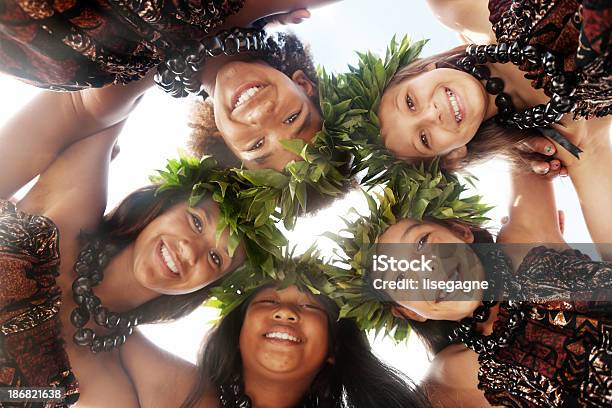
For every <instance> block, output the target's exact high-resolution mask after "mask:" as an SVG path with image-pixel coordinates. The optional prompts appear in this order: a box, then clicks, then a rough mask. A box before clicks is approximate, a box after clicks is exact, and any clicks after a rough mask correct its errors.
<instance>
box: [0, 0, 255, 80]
mask: <svg viewBox="0 0 612 408" xmlns="http://www.w3.org/2000/svg"><path fill="white" fill-rule="evenodd" d="M243 4H244V0H190V1H180V0H1V1H0V72H4V73H7V74H9V75H12V76H15V77H17V78H19V79H21V80H23V81H25V82H28V83H30V84H33V85H36V86H39V87H44V88H49V89H55V90H78V89H82V88H89V87H102V86H104V85H108V84H125V83H128V82H130V81H134V80H138V79H140V78H142V77H143V76H145V75H146V73H147V72H148V71H149V70H151V69H152V68H154V67H156V66H157V65H159V64H160V63H161V62H163V61H164V60H165V59H166V58H169V57H171V56H172V53H173V52H178V51H179V50H180V49H181V47H182V46H184V45H187V44H190V43H192V42H193V41H196V40H199V39H202V38H204V37H205V36H206V35H207V34H209V33H210V32H211V30H212V29H214V28H215V27H217V26H218V25H220V24H221V23H223V22H224V21H225V19H226V18H227V16H229V15H231V14H233V13H236V12H237V11H238V10H240V8H241V7H242V5H243Z"/></svg>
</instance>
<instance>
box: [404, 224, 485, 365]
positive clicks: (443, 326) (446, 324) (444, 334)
mask: <svg viewBox="0 0 612 408" xmlns="http://www.w3.org/2000/svg"><path fill="white" fill-rule="evenodd" d="M428 221H431V222H435V223H437V224H439V225H442V226H444V227H446V228H451V222H454V223H460V224H462V225H464V226H466V227H468V228H469V229H470V230H471V231H472V234H473V235H474V243H478V244H485V243H486V244H490V243H493V242H495V239H494V238H493V235H492V234H491V233H490V232H489V231H488V230H486V229H485V228H482V227H476V226H473V225H469V224H467V223H466V222H463V221H459V220H432V219H428ZM410 326H411V327H412V330H413V331H414V332H415V333H416V335H417V336H419V339H421V341H422V342H423V344H424V345H425V348H426V349H427V351H428V352H429V353H430V354H432V355H436V354H438V353H439V352H440V351H442V350H444V349H445V348H446V347H447V346H449V345H450V344H451V342H450V340H449V338H448V336H449V335H450V334H451V333H452V332H453V330H454V329H455V328H456V327H457V322H454V321H449V320H426V321H424V322H418V321H416V320H411V321H410Z"/></svg>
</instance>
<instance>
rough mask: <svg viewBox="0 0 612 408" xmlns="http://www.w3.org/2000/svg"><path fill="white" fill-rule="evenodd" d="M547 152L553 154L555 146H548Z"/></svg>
mask: <svg viewBox="0 0 612 408" xmlns="http://www.w3.org/2000/svg"><path fill="white" fill-rule="evenodd" d="M545 151H546V154H553V151H554V148H553V147H552V146H551V145H548V146H546V148H545Z"/></svg>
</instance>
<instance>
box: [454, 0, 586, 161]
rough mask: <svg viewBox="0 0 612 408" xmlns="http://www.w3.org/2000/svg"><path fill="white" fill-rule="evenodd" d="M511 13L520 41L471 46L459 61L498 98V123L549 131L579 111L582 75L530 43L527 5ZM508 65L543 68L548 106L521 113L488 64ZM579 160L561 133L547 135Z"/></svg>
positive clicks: (572, 146) (561, 58) (513, 5)
mask: <svg viewBox="0 0 612 408" xmlns="http://www.w3.org/2000/svg"><path fill="white" fill-rule="evenodd" d="M511 11H512V12H513V13H514V17H515V20H516V21H517V25H518V26H519V28H520V29H521V30H522V34H521V35H518V36H517V40H516V41H512V42H499V43H497V44H489V45H475V44H471V45H469V46H468V47H467V48H466V50H465V53H466V56H465V57H464V58H461V59H460V60H459V61H458V66H459V68H460V69H461V70H463V71H465V72H467V73H469V74H471V75H472V76H474V77H475V78H476V79H478V80H481V81H486V83H485V89H486V91H487V92H488V93H490V94H491V95H497V96H496V98H495V105H496V106H497V108H498V114H497V115H496V116H495V121H496V122H497V123H498V124H500V125H502V126H505V127H515V128H519V129H530V128H547V127H550V126H551V125H552V124H554V123H557V122H559V121H560V120H561V118H562V117H563V115H564V114H566V113H569V112H572V111H573V110H574V109H575V108H576V98H575V97H574V93H575V91H576V86H577V84H578V76H577V75H576V74H575V73H574V72H570V71H563V57H561V56H559V55H555V54H554V53H552V52H550V51H549V50H547V49H546V48H545V47H542V46H534V45H530V44H527V36H526V35H525V34H524V33H525V32H527V31H528V28H529V27H530V26H531V20H530V17H529V16H530V14H529V13H528V12H527V10H526V9H525V6H524V5H522V4H520V3H518V2H517V1H515V2H514V3H513V4H512V7H511ZM487 62H489V63H502V64H505V63H508V62H511V63H512V64H514V65H517V66H519V65H522V64H523V63H525V62H527V63H528V64H529V68H530V69H536V68H542V69H543V70H544V73H545V74H546V75H547V76H548V77H550V80H549V81H548V84H547V85H546V91H547V92H548V93H549V94H552V97H551V98H550V100H549V101H548V103H546V104H545V105H544V104H540V105H537V106H534V107H531V108H528V109H525V110H524V111H522V112H517V111H516V108H515V107H514V104H513V103H512V99H511V98H510V96H509V95H508V94H507V93H504V92H503V90H504V81H503V80H502V79H501V78H496V77H491V71H490V70H489V68H488V67H487V66H486V65H484V64H485V63H487ZM545 133H546V136H548V137H551V138H552V139H554V140H555V141H556V142H557V143H559V144H560V145H561V146H563V147H564V148H565V149H567V150H568V151H569V152H570V153H572V154H573V155H574V156H575V157H577V158H579V153H581V152H582V150H580V149H579V148H578V147H577V146H575V145H573V144H572V143H570V142H569V141H568V140H567V139H566V138H565V137H563V136H561V135H560V134H559V133H558V132H550V131H549V132H545Z"/></svg>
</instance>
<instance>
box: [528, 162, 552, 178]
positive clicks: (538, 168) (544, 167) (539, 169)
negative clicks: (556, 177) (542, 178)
mask: <svg viewBox="0 0 612 408" xmlns="http://www.w3.org/2000/svg"><path fill="white" fill-rule="evenodd" d="M531 170H532V171H533V172H534V173H536V174H540V175H545V174H548V173H549V172H550V164H548V163H547V162H542V161H533V162H531Z"/></svg>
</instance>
